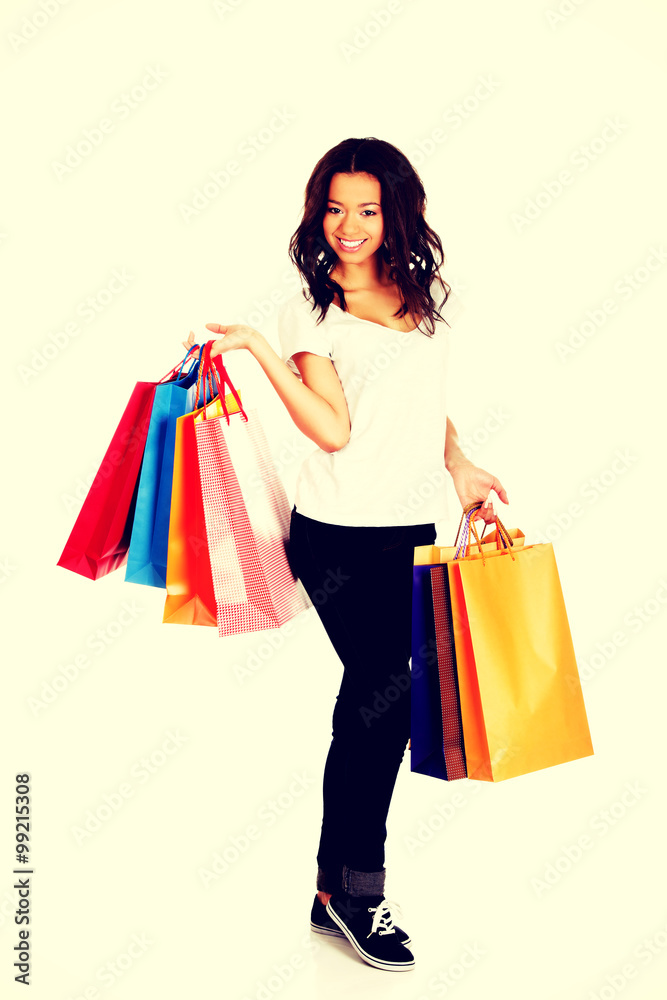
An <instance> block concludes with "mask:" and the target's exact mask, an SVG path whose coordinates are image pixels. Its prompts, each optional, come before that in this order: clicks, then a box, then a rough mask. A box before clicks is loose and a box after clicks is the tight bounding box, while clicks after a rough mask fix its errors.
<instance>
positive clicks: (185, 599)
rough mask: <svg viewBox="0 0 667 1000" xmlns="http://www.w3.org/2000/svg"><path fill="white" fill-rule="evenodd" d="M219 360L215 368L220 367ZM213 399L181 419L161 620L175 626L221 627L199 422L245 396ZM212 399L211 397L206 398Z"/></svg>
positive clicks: (205, 370) (204, 368)
mask: <svg viewBox="0 0 667 1000" xmlns="http://www.w3.org/2000/svg"><path fill="white" fill-rule="evenodd" d="M218 364H219V362H218V358H215V359H214V362H213V365H218ZM211 368H212V365H211V362H210V358H209V359H207V362H206V364H204V360H203V358H202V360H201V362H200V366H199V372H198V382H197V387H196V398H197V400H200V399H203V398H204V392H205V391H206V390H205V388H204V389H203V390H202V386H204V387H205V386H206V384H207V381H208V384H209V386H210V385H211V380H212V376H211ZM209 395H210V396H211V397H212V401H211V402H210V403H208V404H207V405H206V407H201V408H199V409H197V410H194V411H193V412H191V413H186V414H184V415H183V416H181V417H178V418H177V420H176V431H175V438H174V462H173V475H172V487H171V502H170V508H169V534H168V545H167V567H166V574H165V577H166V579H165V584H166V590H167V595H166V598H165V605H164V612H163V617H162V621H163V622H166V623H168V624H175V625H209V626H215V625H217V612H216V603H215V592H214V589H213V578H212V575H211V563H210V558H209V551H208V540H207V537H206V523H205V521H204V506H203V500H202V490H201V483H200V477H199V459H198V457H197V439H196V436H195V423H194V422H195V418H196V417H197V416H198V415H200V414H201V412H202V411H203V410H204V409H205V411H206V413H207V414H208V415H209V416H210V417H215V416H216V415H217V414H219V413H223V412H230V413H231V412H234V411H235V410H236V409H238V408H240V405H241V400H240V397H239V398H238V399H237V398H235V397H234V396H232V395H229V396H227V397H226V398H224V400H223V401H221V400H220V399H219V398H213V397H214V393H213V391H212V390H211V391H210V393H209ZM207 398H208V397H207Z"/></svg>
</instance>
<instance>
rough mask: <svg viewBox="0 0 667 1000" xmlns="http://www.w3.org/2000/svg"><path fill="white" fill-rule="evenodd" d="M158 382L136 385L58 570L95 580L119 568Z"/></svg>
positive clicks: (128, 542)
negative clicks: (69, 571)
mask: <svg viewBox="0 0 667 1000" xmlns="http://www.w3.org/2000/svg"><path fill="white" fill-rule="evenodd" d="M156 384H157V383H156V382H137V384H136V385H135V387H134V389H133V390H132V395H131V396H130V399H129V402H128V404H127V406H126V407H125V410H124V411H123V415H122V417H121V419H120V423H119V424H118V427H117V428H116V431H115V433H114V435H113V437H112V439H111V443H110V444H109V447H108V448H107V450H106V453H105V455H104V459H103V460H102V464H101V465H100V467H99V469H98V471H97V474H96V476H95V478H94V480H93V482H92V485H91V487H90V489H89V490H88V493H87V494H86V497H85V499H84V502H83V506H82V507H81V510H80V511H79V514H78V516H77V519H76V521H75V523H74V526H73V528H72V530H71V532H70V535H69V538H68V539H67V542H66V544H65V548H64V549H63V551H62V554H61V556H60V558H59V560H58V566H62V567H64V568H65V569H68V570H71V571H72V572H73V573H79V574H80V575H81V576H85V577H88V578H89V579H90V580H98V579H99V578H100V577H101V576H105V575H106V574H107V573H110V572H111V571H112V570H114V569H117V568H118V567H119V566H122V565H123V563H124V562H125V560H126V558H127V549H128V546H129V544H130V533H131V530H132V518H133V513H134V502H135V499H136V486H137V480H138V477H139V469H140V467H141V460H142V456H143V452H144V444H145V442H146V435H147V433H148V422H149V420H150V415H151V409H152V406H153V396H154V394H155V386H156Z"/></svg>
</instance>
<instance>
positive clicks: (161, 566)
mask: <svg viewBox="0 0 667 1000" xmlns="http://www.w3.org/2000/svg"><path fill="white" fill-rule="evenodd" d="M192 350H193V349H191V351H192ZM191 351H189V352H188V354H187V355H186V357H185V359H184V360H183V364H182V365H181V369H180V370H179V372H178V373H177V375H176V377H175V378H173V379H172V380H171V381H169V382H162V383H159V384H158V385H157V386H156V387H155V397H154V400H153V410H152V413H151V420H150V424H149V427H148V436H147V438H146V447H145V448H144V457H143V462H142V465H141V473H140V476H139V483H138V487H137V498H136V505H135V510H134V521H133V525H132V535H131V538H130V546H129V549H128V554H127V568H126V571H125V580H126V582H129V583H142V584H145V585H146V586H149V587H166V573H167V545H168V539H169V511H170V507H171V485H172V474H173V469H174V443H175V439H176V421H177V419H178V418H179V417H182V416H183V415H184V414H185V413H190V412H191V411H192V410H194V409H195V408H196V403H197V401H196V398H195V396H196V382H197V376H198V370H199V361H200V358H201V351H200V354H199V357H195V359H194V362H193V363H192V365H191V367H190V369H189V370H188V371H187V372H185V373H183V366H184V365H185V362H186V361H187V359H188V355H190V353H191ZM207 398H210V395H209V393H208V392H207Z"/></svg>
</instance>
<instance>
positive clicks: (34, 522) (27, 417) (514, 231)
mask: <svg viewBox="0 0 667 1000" xmlns="http://www.w3.org/2000/svg"><path fill="white" fill-rule="evenodd" d="M0 23H1V33H2V37H3V42H2V44H3V48H4V58H3V90H4V94H5V100H4V101H3V102H2V103H3V107H2V113H1V114H2V122H1V124H2V136H3V141H4V155H3V157H2V169H3V191H4V194H5V198H4V199H3V201H4V204H3V208H2V212H1V215H0V233H1V236H0V258H1V264H2V273H3V293H2V310H3V314H4V321H3V330H4V334H5V337H4V339H5V351H6V354H5V378H4V384H5V390H6V391H5V393H4V400H5V401H6V404H7V405H6V406H5V411H4V420H3V440H4V447H3V451H4V468H5V487H4V490H3V518H2V524H3V538H2V547H1V551H0V557H1V560H2V563H1V565H2V569H1V572H0V579H1V581H2V607H3V613H4V616H5V625H4V628H3V636H4V648H5V656H4V669H3V680H2V699H1V701H2V712H3V724H2V729H1V737H0V738H1V739H2V761H3V775H2V780H1V781H0V787H1V788H2V789H3V792H2V795H3V798H4V801H3V804H2V816H3V817H4V819H3V821H2V824H0V829H1V836H0V844H1V845H2V850H1V858H2V863H1V864H0V955H1V956H2V957H1V958H0V982H2V992H3V995H7V996H10V995H11V996H14V994H16V995H23V994H22V985H21V984H16V983H14V981H13V979H14V975H15V972H16V970H15V969H14V968H13V967H12V963H13V962H14V961H15V955H16V952H15V951H14V950H13V949H14V946H15V945H17V944H18V941H19V938H18V931H19V929H20V928H19V927H18V926H17V925H16V924H15V923H14V911H15V910H16V907H17V903H18V895H17V892H18V890H17V889H16V888H14V880H15V876H14V875H13V873H12V872H13V867H14V865H15V862H14V853H15V851H14V835H15V831H14V809H13V804H14V784H15V782H14V776H15V775H16V774H20V773H25V772H28V773H29V774H30V775H31V795H32V803H31V809H32V824H33V825H32V830H31V838H32V839H31V848H32V853H31V861H32V862H33V868H34V874H33V875H32V876H31V878H32V886H31V888H32V893H31V897H30V902H31V910H30V917H31V923H30V930H31V936H30V944H31V951H32V967H31V975H30V978H31V982H32V993H31V995H32V996H34V997H39V998H48V1000H66V998H82V997H85V998H89V1000H92V998H96V997H102V996H106V995H107V994H109V995H110V996H111V997H113V1000H116V998H118V1000H120V998H123V1000H126V998H127V1000H130V998H132V1000H133V998H136V997H145V996H147V995H150V996H160V997H164V998H165V1000H167V998H172V997H174V998H175V997H181V996H184V995H188V996H203V997H222V996H224V997H225V998H230V1000H233V998H239V1000H240V998H257V1000H266V998H267V997H273V996H281V997H283V996H284V997H286V998H289V1000H297V998H301V997H304V998H305V997H308V998H310V997H314V996H315V997H327V998H329V997H331V998H333V997H339V996H340V995H341V991H342V990H346V991H347V995H348V996H355V997H356V996H362V995H363V996H364V997H367V996H371V997H376V996H377V997H380V996H383V997H385V996H388V995H391V996H393V997H400V998H410V1000H413V998H414V1000H417V998H434V997H440V996H449V995H456V997H457V998H459V997H460V998H461V1000H466V998H467V1000H478V998H485V1000H486V998H488V997H503V998H505V997H507V998H511V1000H535V998H537V997H539V998H540V1000H579V998H581V1000H588V998H594V997H596V998H600V1000H609V998H611V997H615V996H617V995H620V994H622V995H623V996H624V997H628V998H630V997H633V998H641V1000H658V998H663V997H664V995H665V983H666V982H667V957H666V954H667V911H666V909H665V902H664V901H665V898H666V897H665V890H666V888H667V885H666V879H665V875H666V872H665V862H664V846H663V845H664V821H665V791H664V786H665V779H664V762H663V753H664V739H663V737H662V733H663V730H664V700H665V694H666V693H667V688H666V685H665V680H664V665H665V655H664V622H665V606H666V604H667V565H666V561H665V549H664V541H662V540H660V534H658V536H657V537H658V539H659V540H658V541H657V542H656V541H654V539H653V537H652V533H651V532H650V531H648V530H647V527H648V525H649V524H650V523H651V521H649V516H650V515H656V514H659V512H660V509H661V508H660V501H661V499H662V495H663V490H664V486H665V477H664V473H663V471H662V469H663V455H664V450H663V441H664V431H663V428H664V405H663V402H662V392H663V383H664V364H665V361H666V360H667V359H666V357H665V347H664V341H663V336H664V296H665V273H667V269H666V268H665V264H667V231H666V224H667V218H666V214H665V200H664V178H665V175H666V166H667V164H666V157H665V144H664V106H665V97H666V88H665V83H666V75H665V61H664V38H665V29H666V27H667V25H666V19H665V10H664V5H662V4H661V3H660V2H659V0H638V2H637V3H635V4H634V5H633V6H632V8H629V7H628V5H627V4H624V3H621V2H620V0H606V2H603V0H585V2H584V0H543V2H529V0H515V2H513V3H509V4H502V5H501V4H496V3H493V2H491V0H481V2H478V3H475V4H465V3H461V2H458V3H449V2H437V0H377V2H376V3H370V2H369V3H362V4H360V3H354V2H352V0H338V2H337V3H336V4H329V3H327V4H324V3H314V2H312V0H311V2H307V0H293V2H290V3H271V2H269V0H227V2H225V0H220V2H218V3H210V2H203V0H202V2H195V3H188V4H186V3H184V2H181V3H176V2H172V3H170V4H163V3H158V2H149V0H139V2H133V3H129V2H122V3H121V2H115V3H112V2H110V0H107V2H105V0H87V2H83V0H71V2H68V3H62V2H61V0H41V2H37V0H31V2H26V3H17V2H15V0H11V2H7V3H5V4H4V5H3V9H2V13H1V14H0ZM364 135H374V136H377V137H380V138H383V139H386V140H388V141H390V142H393V143H395V144H396V145H398V146H399V148H401V149H402V150H403V151H404V152H405V153H406V154H407V155H408V156H409V157H411V159H412V160H413V162H414V164H415V165H416V166H417V168H418V169H419V171H420V174H421V176H422V178H423V181H424V184H425V186H426V191H427V194H428V198H429V201H428V218H429V221H430V222H431V224H432V225H433V227H434V228H435V229H436V231H437V232H438V233H439V234H440V235H441V237H442V240H443V243H444V247H445V252H446V255H447V265H446V269H445V277H446V278H447V279H448V280H449V281H450V282H451V284H452V285H453V287H454V288H455V289H456V291H457V292H458V293H459V295H460V296H461V297H462V299H463V300H464V301H465V303H466V313H465V316H464V318H463V319H462V320H461V322H460V324H459V325H458V326H457V328H456V330H455V332H454V333H453V334H452V359H453V369H452V381H451V415H452V418H453V420H454V422H455V424H456V425H457V427H458V429H459V432H460V434H461V436H462V438H464V440H465V441H466V447H467V450H468V453H469V454H470V456H471V457H473V458H474V460H475V461H476V462H478V463H479V464H480V465H482V466H483V467H485V468H488V469H490V470H491V471H493V472H494V473H495V474H496V475H498V476H499V478H500V479H501V480H502V482H503V483H504V485H505V486H506V488H507V490H508V493H509V498H510V507H509V509H508V510H507V511H506V512H505V513H504V514H501V516H502V517H503V520H504V521H505V523H506V524H508V526H511V527H521V528H522V529H523V530H524V531H525V532H526V535H527V538H528V541H538V540H545V539H548V540H550V541H552V542H553V543H554V548H555V552H556V558H557V560H558V565H559V569H560V573H561V579H562V583H563V590H564V594H565V600H566V605H567V608H568V613H569V617H570V624H571V628H572V633H573V639H574V643H575V649H576V651H577V655H578V660H579V666H580V671H581V674H582V682H583V690H584V696H585V699H586V705H587V709H588V714H589V722H590V726H591V732H592V736H593V743H594V747H595V751H596V753H595V755H594V756H593V757H589V758H587V759H585V760H581V761H577V762H572V763H570V764H567V765H563V766H561V767H556V768H552V769H548V770H545V771H541V772H536V773H534V774H531V775H527V776H524V777H520V778H516V779H513V780H510V781H507V782H503V783H500V784H498V785H487V784H485V783H475V782H468V781H462V782H458V783H452V784H451V785H448V784H446V783H444V782H438V781H436V780H435V779H430V778H426V777H423V776H421V775H413V774H411V773H410V770H409V759H408V757H407V755H406V760H405V761H404V764H403V768H402V771H401V773H400V774H399V779H398V783H397V788H396V793H395V797H394V800H393V804H392V810H391V813H390V817H389V839H388V843H387V869H388V883H387V895H388V896H389V897H390V898H397V899H398V900H399V901H400V902H401V904H402V908H403V914H404V919H403V925H404V926H405V927H406V928H407V929H408V930H409V932H410V933H411V935H412V938H413V941H414V950H415V956H416V959H417V967H416V969H415V970H414V972H412V973H410V975H409V976H392V975H390V974H388V973H383V972H380V971H377V970H375V969H372V968H370V967H368V966H366V965H364V964H363V963H362V962H361V961H360V960H359V959H357V957H356V955H354V953H353V952H352V950H351V949H350V948H349V946H348V945H347V943H344V942H338V943H333V944H332V943H331V942H330V941H327V940H323V939H321V938H316V937H315V936H312V940H311V935H310V933H309V930H308V916H309V910H310V905H311V902H312V894H313V892H314V876H315V867H316V866H315V849H316V844H317V839H318V835H319V822H320V804H321V801H320V777H321V771H322V767H323V763H324V758H325V755H326V751H327V747H328V742H329V737H330V719H331V711H332V707H333V700H334V696H335V693H336V691H337V688H338V683H339V674H340V664H339V661H338V660H337V658H336V656H335V654H334V653H333V652H332V650H331V647H330V645H329V642H328V639H327V637H326V634H325V633H324V630H323V629H322V627H321V625H320V623H319V620H318V619H317V617H316V614H315V611H314V609H311V610H310V611H308V612H306V613H304V614H303V615H302V616H300V618H299V619H297V620H296V621H295V622H294V623H293V627H292V628H291V629H289V630H287V631H283V632H281V631H276V632H273V633H266V634H253V635H242V636H238V637H233V638H229V639H224V640H223V639H220V638H218V636H217V634H216V632H215V630H214V629H207V628H194V627H186V626H172V625H163V624H162V623H161V618H162V606H163V597H164V595H163V592H161V591H158V590H153V589H151V588H147V587H141V586H137V585H132V584H130V583H125V582H124V580H123V575H124V571H123V570H120V571H117V572H116V573H114V574H112V575H111V576H109V577H107V578H105V579H102V580H100V581H98V582H96V583H91V582H90V581H88V580H85V579H83V578H81V577H78V576H76V575H75V574H72V573H68V572H67V571H66V570H64V569H61V568H58V567H57V566H56V561H57V559H58V557H59V555H60V552H61V550H62V547H63V545H64V543H65V540H66V538H67V536H68V534H69V531H70V529H71V527H72V524H73V522H74V519H75V517H76V514H77V512H78V509H79V507H80V504H81V499H82V498H83V496H84V494H85V489H86V484H87V483H88V482H90V480H91V478H92V475H93V474H94V473H95V471H96V469H97V467H98V465H99V463H100V461H101V458H102V456H103V454H104V451H105V449H106V447H107V444H108V442H109V440H110V438H111V435H112V433H113V430H114V429H115V427H116V425H117V423H118V420H119V418H120V415H121V412H122V410H123V408H124V406H125V403H126V401H127V399H128V397H129V394H130V392H131V389H132V387H133V385H134V383H135V382H136V381H137V380H140V379H149V380H153V379H158V378H159V377H160V376H162V375H163V374H164V372H165V371H167V370H168V369H169V368H170V367H171V366H172V365H173V364H174V363H175V362H176V361H177V359H178V358H179V356H180V353H181V350H180V341H181V340H182V339H183V338H184V337H186V336H187V333H188V331H189V330H190V329H194V330H195V332H196V334H197V336H198V338H199V339H204V338H205V337H206V335H207V334H206V331H205V330H204V325H205V324H206V323H207V322H220V323H229V322H234V321H238V320H240V319H244V320H246V321H248V322H251V323H252V325H255V326H256V327H257V328H258V329H260V330H261V331H262V332H263V333H264V334H265V335H266V336H267V337H268V338H269V340H270V341H271V342H272V343H273V344H274V346H276V347H277V346H278V342H277V335H276V327H275V315H276V310H277V307H278V304H279V303H280V302H281V301H282V300H283V299H284V298H285V297H286V296H287V295H289V294H291V293H292V291H293V289H294V287H295V284H294V276H293V274H292V272H291V270H290V265H289V261H288V258H287V243H288V240H289V237H290V235H291V234H292V232H293V230H294V228H295V226H296V224H297V221H298V218H299V214H300V210H301V206H302V197H303V190H304V187H305V183H306V180H307V178H308V176H309V174H310V171H311V170H312V167H313V166H314V164H315V162H316V161H317V159H318V158H319V157H320V156H321V155H322V154H323V153H324V152H325V151H326V150H327V149H329V148H330V147H331V146H333V145H335V144H336V143H337V142H339V141H340V140H341V139H344V138H347V137H350V136H364ZM216 176H217V180H215V179H214V178H215V177H216ZM226 361H228V367H229V370H230V373H231V375H232V378H233V379H234V381H235V383H236V385H237V386H238V387H239V388H240V389H241V391H242V393H243V394H244V399H245V400H247V401H248V402H249V403H250V402H251V401H252V402H253V403H254V404H256V405H257V406H258V407H259V408H260V412H261V415H262V420H263V423H264V426H265V429H266V432H267V435H268V436H269V439H270V443H271V447H272V450H273V453H274V456H275V458H276V463H277V465H278V469H279V472H280V474H281V477H282V479H283V482H284V483H285V486H286V489H287V491H288V494H289V496H290V499H292V498H293V491H294V484H295V480H296V475H297V472H298V468H299V465H300V462H301V460H302V458H303V457H304V456H305V454H306V453H307V451H308V449H309V446H310V443H309V442H308V441H307V439H305V438H304V437H303V435H301V434H300V433H299V432H298V431H297V430H296V428H295V427H294V425H293V424H292V422H291V420H290V418H289V416H288V414H287V412H286V411H285V410H284V408H283V406H282V404H281V403H280V401H279V400H278V398H277V397H276V396H275V393H274V392H273V390H272V388H271V386H270V384H269V383H268V380H267V379H266V377H265V376H264V374H263V372H262V371H261V369H260V368H259V366H258V365H257V363H256V362H255V361H254V359H253V358H252V357H250V356H249V355H247V354H244V353H241V352H232V353H231V354H229V355H227V356H226ZM405 405H413V404H411V403H410V401H408V400H405ZM453 509H454V508H453ZM652 520H653V524H654V525H655V519H654V518H653V519H652ZM455 527H456V525H455V523H454V522H452V523H443V524H440V525H438V529H439V531H438V541H439V542H440V543H441V544H449V542H450V539H451V538H452V537H453V533H454V531H455ZM661 640H662V641H661ZM216 854H217V855H218V856H219V857H223V856H224V857H225V858H226V859H227V866H226V869H225V870H219V871H218V872H217V873H216V872H214V861H215V857H216ZM222 867H223V866H222V865H220V864H219V865H218V868H219V869H222ZM206 871H208V872H209V875H208V876H207V875H206ZM211 873H212V874H211Z"/></svg>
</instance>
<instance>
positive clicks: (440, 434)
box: [278, 291, 464, 527]
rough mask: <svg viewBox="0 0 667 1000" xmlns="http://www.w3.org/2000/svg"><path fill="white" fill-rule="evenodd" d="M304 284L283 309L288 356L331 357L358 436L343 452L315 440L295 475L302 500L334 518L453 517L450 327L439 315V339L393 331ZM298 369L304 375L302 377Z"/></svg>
mask: <svg viewBox="0 0 667 1000" xmlns="http://www.w3.org/2000/svg"><path fill="white" fill-rule="evenodd" d="M463 309H464V306H463V304H462V302H461V300H460V299H458V297H457V296H456V295H455V294H454V292H453V291H451V292H450V293H449V296H448V298H447V302H446V303H445V305H444V307H443V309H442V310H441V312H442V315H443V316H444V318H445V319H446V320H447V322H448V323H449V324H450V325H451V326H453V325H454V321H455V320H456V319H457V318H458V316H459V315H460V313H461V312H462V311H463ZM311 310H312V301H311V300H306V299H305V298H304V296H303V293H302V292H301V291H299V292H297V293H296V294H295V295H293V296H292V297H291V298H289V299H288V300H287V301H286V302H284V303H283V304H282V306H281V307H280V309H279V312H278V337H279V339H280V348H281V358H282V360H283V361H285V362H287V365H288V367H289V368H290V369H291V371H293V372H294V373H295V374H296V375H299V371H298V369H297V367H296V365H295V363H294V361H293V360H292V355H294V354H296V353H298V352H299V351H309V352H310V353H312V354H318V355H320V356H321V357H325V358H331V360H332V361H333V363H334V367H335V369H336V372H337V374H338V377H339V379H340V382H341V385H342V387H343V392H344V394H345V399H346V401H347V407H348V411H349V414H350V427H351V433H350V439H349V441H348V442H347V444H345V445H344V446H343V447H342V448H340V449H339V450H338V451H336V452H333V453H329V452H326V451H323V450H322V449H321V448H317V449H316V450H315V451H314V452H312V454H310V455H308V456H307V457H306V458H305V459H304V462H303V464H302V466H301V469H300V470H299V474H298V477H297V481H296V491H295V493H296V495H295V506H296V509H297V510H298V511H299V512H300V513H301V514H304V515H305V516H306V517H311V518H314V519H315V520H317V521H325V522H327V523H329V524H341V525H350V526H369V527H372V526H384V525H407V524H428V523H431V522H435V521H439V520H441V519H443V518H445V517H447V503H446V492H445V481H446V471H445V436H446V430H447V394H446V383H447V367H448V366H447V360H448V353H449V338H448V334H449V326H448V325H447V323H445V322H444V321H442V320H436V323H435V327H436V329H435V333H434V334H433V336H432V337H429V336H428V335H427V334H425V333H423V332H421V329H420V328H419V327H418V328H417V329H415V330H411V331H409V332H401V331H398V330H391V329H389V328H388V327H385V326H382V325H381V324H379V323H374V322H372V321H371V320H366V319H359V318H358V317H356V316H353V315H352V314H351V313H349V312H344V311H343V310H342V309H340V307H338V306H336V305H334V304H333V303H332V304H331V305H330V306H329V309H328V311H327V315H326V317H325V319H324V320H323V321H322V322H321V323H320V324H319V326H317V325H316V319H317V317H318V316H319V308H317V309H316V310H315V311H314V312H312V311H311ZM299 377H300V376H299Z"/></svg>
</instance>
